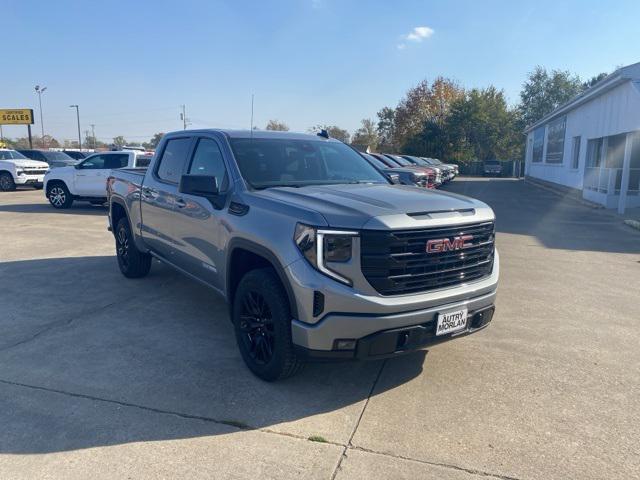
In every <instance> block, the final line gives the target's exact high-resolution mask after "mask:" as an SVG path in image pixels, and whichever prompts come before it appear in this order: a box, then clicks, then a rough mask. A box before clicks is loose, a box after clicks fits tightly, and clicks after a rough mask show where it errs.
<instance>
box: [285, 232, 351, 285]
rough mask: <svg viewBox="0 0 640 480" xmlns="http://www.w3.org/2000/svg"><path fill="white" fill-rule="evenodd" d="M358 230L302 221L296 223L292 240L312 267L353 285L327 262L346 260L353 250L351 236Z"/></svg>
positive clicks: (349, 258) (349, 257)
mask: <svg viewBox="0 0 640 480" xmlns="http://www.w3.org/2000/svg"><path fill="white" fill-rule="evenodd" d="M357 235H358V232H353V231H344V230H325V229H318V228H316V227H311V226H309V225H305V224H303V223H298V224H297V225H296V230H295V234H294V237H293V240H294V241H295V242H296V245H297V246H298V249H299V250H300V252H301V253H302V255H304V257H305V258H306V259H307V260H308V261H309V263H310V264H311V265H313V267H314V268H316V269H318V270H319V271H320V272H322V273H324V274H325V275H327V276H328V277H331V278H333V279H334V280H337V281H339V282H342V283H344V284H346V285H349V286H351V285H353V282H352V281H351V279H349V278H347V277H345V276H343V275H341V274H339V273H337V272H335V271H334V270H331V269H330V268H329V267H328V266H327V262H348V261H349V260H351V255H352V250H353V237H356V236H357Z"/></svg>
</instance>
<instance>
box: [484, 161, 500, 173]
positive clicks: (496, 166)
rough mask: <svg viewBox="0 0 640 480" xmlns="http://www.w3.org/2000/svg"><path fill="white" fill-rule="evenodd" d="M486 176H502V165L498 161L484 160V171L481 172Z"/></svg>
mask: <svg viewBox="0 0 640 480" xmlns="http://www.w3.org/2000/svg"><path fill="white" fill-rule="evenodd" d="M482 173H483V174H484V175H485V176H486V175H493V176H495V177H500V176H502V163H500V162H499V161H498V160H486V161H485V162H484V169H483V172H482Z"/></svg>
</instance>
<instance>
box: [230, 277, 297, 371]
mask: <svg viewBox="0 0 640 480" xmlns="http://www.w3.org/2000/svg"><path fill="white" fill-rule="evenodd" d="M233 325H234V329H235V334H236V341H237V343H238V348H239V349H240V353H241V355H242V359H243V360H244V362H245V364H246V365H247V367H248V368H249V370H251V372H252V373H253V374H254V375H256V376H257V377H259V378H261V379H262V380H265V381H267V382H273V381H276V380H282V379H284V378H287V377H290V376H292V375H294V374H296V373H297V372H298V371H300V369H301V368H302V365H303V364H302V361H301V360H300V358H299V357H298V356H297V355H296V353H295V351H294V347H293V342H292V341H291V314H290V310H289V300H288V299H287V295H286V293H285V291H284V288H283V287H282V284H281V283H280V279H279V278H278V276H277V275H276V274H275V272H274V271H273V269H271V268H261V269H256V270H252V271H250V272H248V273H247V274H245V276H244V277H242V280H240V284H239V285H238V289H237V290H236V294H235V297H234V301H233Z"/></svg>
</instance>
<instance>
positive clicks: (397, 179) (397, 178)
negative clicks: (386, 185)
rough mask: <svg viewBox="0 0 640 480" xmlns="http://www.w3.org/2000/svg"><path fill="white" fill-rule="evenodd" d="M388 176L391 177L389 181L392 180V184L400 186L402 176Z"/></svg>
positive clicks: (395, 174) (394, 174) (393, 174)
mask: <svg viewBox="0 0 640 480" xmlns="http://www.w3.org/2000/svg"><path fill="white" fill-rule="evenodd" d="M387 176H388V177H389V180H391V183H393V184H394V185H400V175H398V174H397V173H389V174H387Z"/></svg>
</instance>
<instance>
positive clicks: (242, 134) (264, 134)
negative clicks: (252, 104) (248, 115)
mask: <svg viewBox="0 0 640 480" xmlns="http://www.w3.org/2000/svg"><path fill="white" fill-rule="evenodd" d="M203 132H218V133H222V134H223V135H226V136H227V137H229V138H281V139H290V140H325V141H333V142H338V141H339V140H336V139H335V138H329V139H325V138H324V137H320V136H318V135H316V134H315V133H297V132H281V131H277V130H253V131H252V130H233V129H227V128H202V129H197V130H176V131H175V132H169V133H168V134H167V135H174V134H175V135H180V134H185V133H203Z"/></svg>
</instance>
